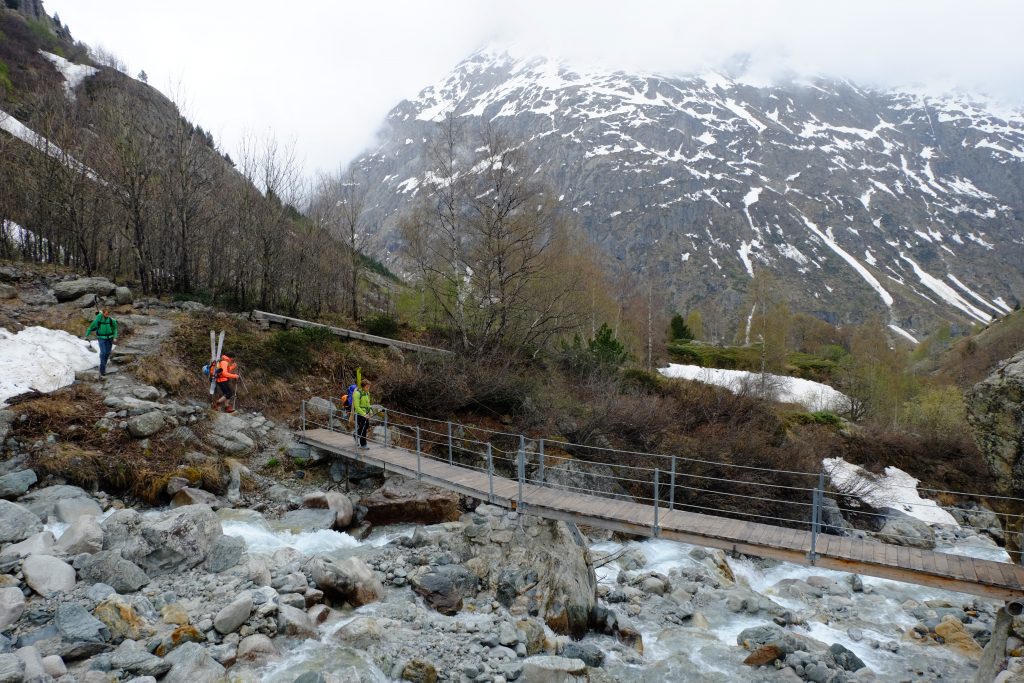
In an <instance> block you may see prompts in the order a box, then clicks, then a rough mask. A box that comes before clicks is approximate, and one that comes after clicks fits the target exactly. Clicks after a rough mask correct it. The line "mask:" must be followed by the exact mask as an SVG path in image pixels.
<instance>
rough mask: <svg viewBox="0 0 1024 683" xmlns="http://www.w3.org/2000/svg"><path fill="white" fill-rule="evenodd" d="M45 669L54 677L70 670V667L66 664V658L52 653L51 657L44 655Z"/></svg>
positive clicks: (58, 676)
mask: <svg viewBox="0 0 1024 683" xmlns="http://www.w3.org/2000/svg"><path fill="white" fill-rule="evenodd" d="M42 662H43V671H45V672H46V674H47V675H48V676H52V677H53V678H60V677H61V676H64V675H65V674H67V672H68V667H67V666H66V665H65V664H64V660H63V659H61V657H60V655H50V656H49V657H43V658H42Z"/></svg>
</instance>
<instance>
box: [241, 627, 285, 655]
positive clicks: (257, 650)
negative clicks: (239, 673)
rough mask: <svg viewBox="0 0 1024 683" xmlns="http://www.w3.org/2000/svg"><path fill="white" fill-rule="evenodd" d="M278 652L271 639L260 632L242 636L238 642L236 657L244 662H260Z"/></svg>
mask: <svg viewBox="0 0 1024 683" xmlns="http://www.w3.org/2000/svg"><path fill="white" fill-rule="evenodd" d="M277 654H278V651H277V648H276V647H275V646H274V641H272V640H271V639H270V638H268V637H267V636H265V635H263V634H262V633H254V634H253V635H251V636H246V637H245V638H242V641H241V642H240V643H238V659H239V661H244V662H262V661H264V660H267V659H269V658H271V657H274V656H276V655H277Z"/></svg>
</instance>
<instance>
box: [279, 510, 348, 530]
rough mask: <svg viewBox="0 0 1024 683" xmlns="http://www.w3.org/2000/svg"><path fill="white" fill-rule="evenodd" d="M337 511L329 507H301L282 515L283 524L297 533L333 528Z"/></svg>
mask: <svg viewBox="0 0 1024 683" xmlns="http://www.w3.org/2000/svg"><path fill="white" fill-rule="evenodd" d="M336 519H337V513H336V512H335V511H334V510H328V509H313V508H300V509H298V510H291V511H289V512H286V513H285V514H284V515H283V516H282V517H281V526H284V527H286V528H287V529H290V530H291V531H293V532H295V533H299V532H301V531H317V530H320V529H333V528H334V523H335V520H336Z"/></svg>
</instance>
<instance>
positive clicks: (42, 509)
mask: <svg viewBox="0 0 1024 683" xmlns="http://www.w3.org/2000/svg"><path fill="white" fill-rule="evenodd" d="M69 498H90V499H91V497H90V496H89V494H88V493H86V492H85V491H83V490H82V489H80V488H79V487H77V486H69V485H67V484H58V485H56V486H47V487H46V488H41V489H36V490H34V491H32V492H30V493H27V494H25V495H24V496H22V497H21V498H19V499H18V503H19V504H21V505H24V506H25V507H26V508H28V509H29V511H30V512H32V513H33V514H35V515H36V516H37V517H39V519H41V520H43V521H44V522H47V521H53V514H54V508H56V507H57V503H59V502H60V501H62V500H68V499H69ZM2 516H3V515H0V517H2Z"/></svg>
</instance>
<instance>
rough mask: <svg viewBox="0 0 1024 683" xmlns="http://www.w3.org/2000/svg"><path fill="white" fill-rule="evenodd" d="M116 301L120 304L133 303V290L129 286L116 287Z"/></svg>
mask: <svg viewBox="0 0 1024 683" xmlns="http://www.w3.org/2000/svg"><path fill="white" fill-rule="evenodd" d="M114 301H115V302H116V303H117V305H118V306H127V305H128V304H130V303H132V301H133V298H132V290H130V289H128V288H127V287H116V288H115V289H114Z"/></svg>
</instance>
